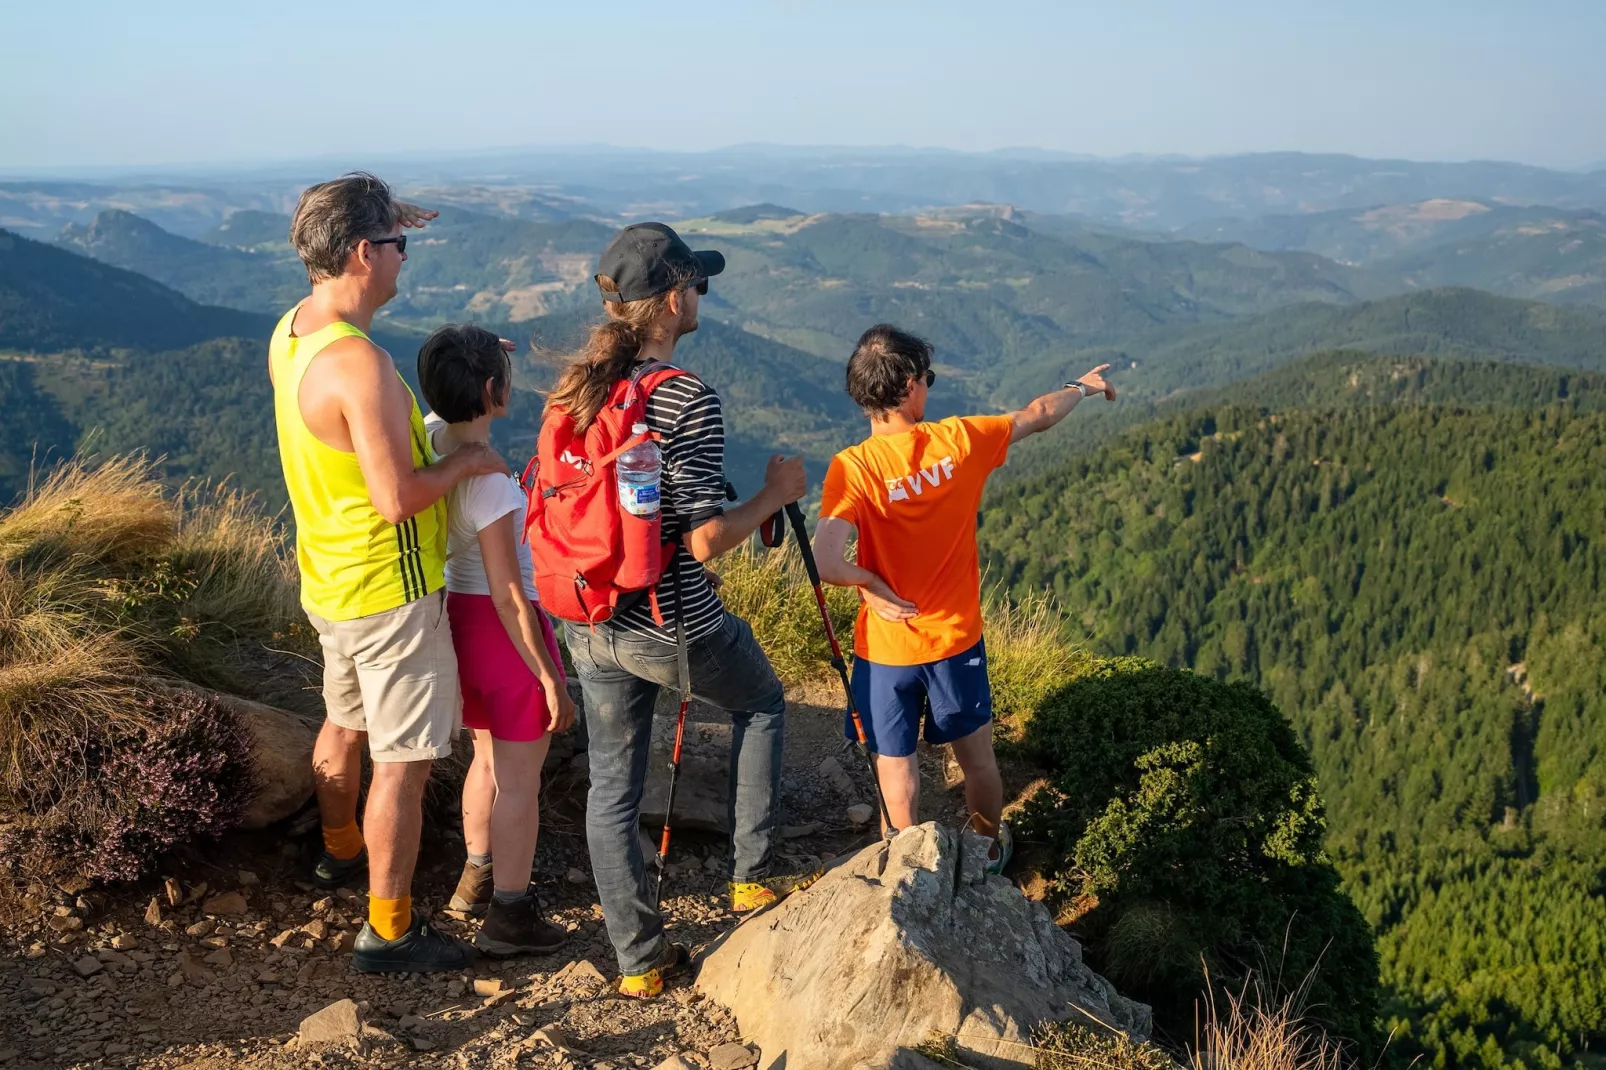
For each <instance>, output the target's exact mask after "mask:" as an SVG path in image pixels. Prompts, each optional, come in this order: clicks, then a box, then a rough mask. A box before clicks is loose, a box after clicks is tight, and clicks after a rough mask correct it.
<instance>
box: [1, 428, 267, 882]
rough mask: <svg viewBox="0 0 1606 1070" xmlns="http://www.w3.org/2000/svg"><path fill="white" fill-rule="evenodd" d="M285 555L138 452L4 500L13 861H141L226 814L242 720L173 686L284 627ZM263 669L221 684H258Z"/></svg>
mask: <svg viewBox="0 0 1606 1070" xmlns="http://www.w3.org/2000/svg"><path fill="white" fill-rule="evenodd" d="M294 567H295V566H294V562H293V560H292V559H291V557H290V555H289V553H288V551H287V548H286V547H285V544H284V540H283V536H282V535H281V534H280V533H279V531H278V530H277V529H276V527H275V525H274V523H273V521H272V519H271V518H268V517H264V516H262V515H261V514H260V513H258V512H257V511H256V510H255V508H254V506H253V503H252V502H251V500H250V499H248V498H245V497H243V496H241V495H239V494H237V493H233V492H230V491H227V490H222V489H217V488H212V487H207V486H197V487H192V488H189V489H187V490H186V491H185V492H183V493H180V494H173V493H171V492H169V491H167V490H166V489H165V488H164V487H163V486H162V485H161V484H160V483H159V482H158V481H157V479H156V475H155V472H154V470H153V468H152V466H151V465H150V464H149V463H148V462H147V461H146V460H145V459H144V458H143V457H137V456H136V457H114V458H111V459H109V460H107V461H105V462H104V463H100V464H90V463H88V462H86V461H83V460H82V459H80V460H77V461H74V462H71V463H68V464H64V465H61V466H60V467H58V468H57V469H56V470H55V471H54V473H53V474H52V475H51V476H50V477H49V478H48V479H46V480H45V481H44V482H43V483H42V484H40V485H39V486H38V487H36V488H35V489H34V490H33V491H32V492H31V493H30V494H29V495H28V496H27V498H26V499H25V500H24V501H22V502H21V503H20V504H19V505H17V506H16V507H15V508H13V509H11V510H9V511H7V512H5V513H3V514H0V833H3V835H0V839H3V840H5V841H6V844H7V845H8V846H9V847H10V848H11V850H10V857H9V858H8V859H7V861H8V862H9V863H10V864H11V866H12V868H13V870H14V871H17V870H19V868H20V869H21V870H33V871H34V872H41V871H42V870H43V869H44V868H50V869H52V870H53V872H52V874H51V875H54V876H59V875H60V874H61V873H62V872H63V871H66V870H73V869H76V871H77V872H78V873H80V874H87V875H91V876H97V877H113V878H122V877H133V876H138V875H139V873H140V872H141V870H142V869H143V868H144V867H145V866H147V865H149V864H151V863H153V862H154V861H155V857H154V854H155V853H157V852H160V851H162V850H166V849H168V848H169V847H171V846H173V845H174V844H176V843H180V842H182V841H183V840H184V838H185V835H186V832H185V830H186V829H190V828H193V830H194V832H195V833H197V834H204V833H206V832H210V831H216V830H217V829H218V828H220V827H226V824H227V822H228V821H229V820H231V819H232V817H233V815H236V814H237V813H238V812H239V809H240V807H241V805H243V800H244V799H246V798H247V796H248V794H249V791H250V790H251V787H250V784H249V775H248V774H249V771H248V770H247V769H245V767H244V763H243V755H242V754H240V753H237V752H238V751H239V749H240V748H241V747H243V746H244V745H245V744H244V736H243V735H242V732H241V729H240V725H239V724H238V723H236V720H235V719H233V718H232V715H230V714H228V713H227V712H226V711H223V710H222V709H221V708H219V707H218V706H216V704H215V703H210V702H207V701H203V700H200V699H197V698H195V696H194V695H193V694H191V693H187V692H183V691H182V688H181V687H180V689H178V690H175V689H174V687H172V686H171V685H173V684H178V685H182V684H183V683H185V682H192V683H202V684H207V685H216V684H218V683H220V682H223V678H226V677H229V676H230V675H231V673H230V672H229V669H230V666H231V663H233V662H236V661H238V658H237V656H236V655H237V654H238V653H239V652H240V651H241V650H242V649H247V648H251V647H253V646H254V647H255V648H256V649H258V650H260V649H261V648H262V647H263V645H264V644H265V643H266V642H267V641H268V640H270V639H271V638H273V637H275V636H279V634H280V633H281V632H283V631H287V630H288V629H289V628H290V625H291V624H292V623H293V621H294V620H295V617H296V584H295V572H294ZM236 668H238V666H236ZM260 670H261V664H260V659H259V664H257V665H253V666H250V667H248V668H246V669H245V670H244V671H238V672H234V673H233V674H232V675H233V676H234V677H235V678H236V679H233V680H229V681H227V682H231V683H236V684H240V683H242V682H243V684H244V686H235V687H233V688H227V687H226V688H225V689H231V690H236V691H238V692H239V693H241V694H243V695H245V696H246V697H251V698H256V697H260V696H259V694H257V693H254V690H253V685H252V682H251V681H250V679H249V677H250V674H251V673H252V672H255V673H257V674H258V676H259V678H260V676H261V675H262V674H261V671H260ZM255 686H257V687H266V686H267V682H266V681H265V680H260V679H259V682H258V683H257V684H256V685H255ZM181 816H182V821H180V822H179V823H178V824H175V823H174V822H175V821H176V820H178V819H179V818H180V817H181ZM19 860H20V862H21V864H20V866H19Z"/></svg>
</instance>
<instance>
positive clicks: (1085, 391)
mask: <svg viewBox="0 0 1606 1070" xmlns="http://www.w3.org/2000/svg"><path fill="white" fill-rule="evenodd" d="M1073 386H1074V387H1076V389H1077V390H1078V391H1080V392H1081V395H1082V397H1083V399H1086V398H1087V396H1088V395H1089V394H1091V393H1093V391H1091V390H1089V389H1088V387H1087V384H1086V383H1084V382H1082V380H1080V379H1076V380H1073V381H1072V382H1069V383H1066V384H1065V389H1066V390H1069V389H1070V388H1071V387H1073Z"/></svg>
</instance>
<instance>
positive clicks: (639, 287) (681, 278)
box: [596, 223, 725, 301]
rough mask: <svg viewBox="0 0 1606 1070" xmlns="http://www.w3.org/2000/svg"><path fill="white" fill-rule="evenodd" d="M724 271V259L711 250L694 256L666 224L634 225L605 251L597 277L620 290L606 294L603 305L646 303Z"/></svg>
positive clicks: (604, 294) (599, 264)
mask: <svg viewBox="0 0 1606 1070" xmlns="http://www.w3.org/2000/svg"><path fill="white" fill-rule="evenodd" d="M724 270H725V257H724V256H722V255H721V254H719V253H716V252H714V251H713V250H712V249H704V250H700V251H698V252H693V251H692V250H691V247H690V246H688V245H687V244H686V243H685V242H684V241H681V239H680V235H679V234H676V233H675V232H674V231H673V230H670V229H669V228H668V227H666V226H665V225H664V224H662V223H632V224H631V225H630V226H628V227H626V228H625V229H624V230H621V231H620V232H619V233H618V234H615V235H614V237H613V241H611V242H609V243H608V247H607V248H606V249H604V250H603V251H602V260H601V262H599V263H598V264H597V275H596V277H597V279H598V280H601V279H602V278H604V277H606V278H609V279H612V280H613V284H614V286H616V287H618V290H617V292H615V291H611V290H603V291H602V299H603V300H604V301H644V300H646V299H647V298H649V297H657V296H658V295H659V294H666V293H668V292H669V291H670V290H673V289H675V288H676V287H677V286H685V285H686V284H687V283H688V282H697V281H700V280H702V279H707V278H709V277H711V276H714V275H718V274H719V273H720V272H721V271H724ZM598 288H599V289H600V288H601V283H600V281H599V283H598Z"/></svg>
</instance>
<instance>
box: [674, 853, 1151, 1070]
mask: <svg viewBox="0 0 1606 1070" xmlns="http://www.w3.org/2000/svg"><path fill="white" fill-rule="evenodd" d="M987 849H988V845H987V842H986V841H985V840H983V839H982V838H980V837H978V836H975V835H972V834H969V833H961V832H956V831H954V830H952V829H947V828H942V827H939V826H938V825H936V824H934V823H933V824H926V825H919V826H916V827H914V828H909V829H905V830H904V831H903V832H902V833H900V834H899V835H898V836H897V837H896V838H895V839H893V840H891V841H883V842H881V843H878V844H874V845H872V846H870V847H867V848H865V849H864V850H862V851H860V852H859V853H858V854H856V855H853V856H850V857H849V858H847V859H845V860H843V861H841V862H839V863H838V864H836V865H834V866H833V867H832V868H831V869H830V870H829V871H828V872H827V873H826V874H825V876H823V877H822V878H820V880H819V881H818V882H816V883H815V884H814V885H813V886H812V887H810V888H808V889H807V890H805V891H802V892H799V893H797V894H795V895H792V896H790V897H788V898H787V899H785V900H783V901H782V902H781V903H779V904H778V905H777V906H775V907H773V908H771V909H769V910H767V911H764V912H762V913H760V914H758V915H757V916H755V917H753V918H752V919H751V920H749V921H747V922H746V923H745V924H743V925H741V926H739V927H738V928H737V929H735V930H734V931H733V932H731V933H730V934H728V935H727V936H726V937H724V938H723V939H722V940H721V941H719V942H718V943H716V944H715V945H714V946H713V947H712V948H711V949H710V950H709V952H708V953H707V955H706V956H705V957H704V959H703V961H702V963H701V968H700V970H699V973H698V977H697V986H698V988H700V989H701V990H702V991H703V992H704V993H705V994H706V995H707V996H709V997H710V998H711V999H714V1000H716V1001H717V1002H719V1003H722V1004H724V1005H725V1006H726V1007H728V1008H730V1010H731V1011H732V1012H733V1013H734V1014H735V1015H736V1022H737V1025H738V1027H739V1028H740V1030H741V1034H742V1036H743V1037H745V1038H748V1039H749V1040H750V1041H752V1042H753V1043H755V1044H757V1045H758V1047H759V1048H760V1049H761V1050H762V1052H763V1059H762V1061H761V1062H760V1064H759V1065H760V1067H761V1070H781V1068H784V1067H805V1066H806V1067H809V1068H810V1070H854V1068H855V1067H859V1066H862V1065H864V1064H869V1065H871V1066H901V1065H907V1063H908V1059H909V1057H912V1055H913V1052H912V1051H909V1049H914V1048H917V1047H919V1046H920V1045H921V1044H922V1043H924V1042H927V1041H929V1040H930V1039H932V1037H933V1035H934V1034H935V1035H941V1036H949V1037H953V1038H955V1040H956V1043H957V1046H958V1053H959V1058H960V1061H961V1062H963V1063H964V1064H965V1065H967V1066H975V1067H1021V1066H1032V1065H1033V1064H1034V1053H1033V1052H1032V1051H1031V1049H1030V1048H1029V1046H1028V1045H1029V1043H1030V1041H1031V1031H1032V1029H1033V1027H1035V1026H1036V1025H1038V1024H1039V1023H1041V1022H1045V1021H1060V1020H1064V1019H1074V1020H1075V1021H1076V1022H1077V1023H1078V1024H1081V1025H1083V1026H1086V1027H1089V1028H1098V1027H1101V1026H1102V1027H1103V1028H1105V1029H1108V1030H1110V1031H1112V1032H1117V1031H1118V1032H1121V1033H1125V1034H1126V1035H1128V1036H1130V1037H1132V1038H1133V1039H1136V1040H1142V1039H1146V1038H1147V1036H1148V1032H1149V1009H1148V1008H1147V1007H1145V1006H1143V1005H1142V1004H1139V1003H1134V1002H1132V1001H1130V1000H1127V999H1125V998H1123V997H1122V996H1120V995H1119V994H1117V993H1116V991H1115V988H1114V986H1112V985H1111V984H1110V983H1109V982H1108V981H1106V980H1105V979H1104V978H1102V977H1100V976H1099V975H1098V974H1096V973H1094V972H1093V971H1092V970H1090V969H1088V968H1087V967H1086V966H1084V965H1083V964H1082V949H1081V945H1079V944H1078V943H1077V942H1076V941H1075V940H1074V939H1073V938H1072V937H1071V936H1070V935H1069V934H1068V933H1066V932H1064V931H1063V930H1062V929H1060V928H1059V927H1058V926H1056V925H1055V924H1054V920H1053V919H1052V918H1051V917H1050V916H1049V913H1048V911H1047V910H1046V909H1045V908H1044V907H1043V905H1042V904H1040V903H1034V902H1032V901H1030V900H1028V899H1027V898H1026V897H1025V896H1023V895H1022V894H1021V893H1020V890H1019V889H1017V888H1016V887H1015V886H1014V885H1013V884H1011V883H1010V882H1009V881H1007V880H1005V879H1004V878H1002V877H997V876H989V875H988V874H987V872H986V857H987ZM900 1059H902V1060H903V1061H901V1062H900V1061H899V1060H900ZM918 1064H919V1063H918V1060H916V1062H915V1065H918Z"/></svg>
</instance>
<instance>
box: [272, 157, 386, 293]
mask: <svg viewBox="0 0 1606 1070" xmlns="http://www.w3.org/2000/svg"><path fill="white" fill-rule="evenodd" d="M396 220H397V213H396V202H395V201H394V200H393V199H392V198H391V194H390V187H389V186H387V185H386V184H385V183H384V182H383V181H381V180H380V179H379V178H378V177H377V176H375V175H371V174H369V173H368V172H367V171H353V172H351V173H350V174H348V175H341V176H340V177H339V178H336V179H333V180H331V181H329V182H320V183H318V184H317V185H316V186H309V187H308V188H307V189H306V190H305V191H304V192H303V193H302V194H301V199H300V200H299V201H297V202H296V213H295V215H294V216H293V217H291V220H290V244H291V245H293V246H295V250H296V255H297V256H299V257H300V258H301V262H302V263H303V264H305V265H306V268H307V280H308V281H309V282H322V281H323V280H324V279H337V278H339V277H340V276H341V275H344V274H345V273H346V261H347V260H349V259H351V254H352V252H353V251H354V250H355V249H356V248H357V244H358V243H359V242H362V241H364V240H367V241H373V240H374V239H375V238H383V237H386V236H387V235H389V233H390V231H391V228H393V227H394V226H395V225H396Z"/></svg>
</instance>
